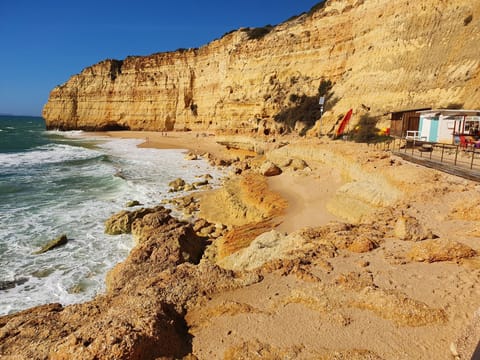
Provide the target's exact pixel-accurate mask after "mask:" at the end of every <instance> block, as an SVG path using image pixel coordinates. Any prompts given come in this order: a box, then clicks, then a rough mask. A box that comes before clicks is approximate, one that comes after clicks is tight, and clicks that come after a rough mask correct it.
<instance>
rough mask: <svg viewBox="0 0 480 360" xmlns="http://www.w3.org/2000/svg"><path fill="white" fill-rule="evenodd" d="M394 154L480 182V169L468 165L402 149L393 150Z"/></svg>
mask: <svg viewBox="0 0 480 360" xmlns="http://www.w3.org/2000/svg"><path fill="white" fill-rule="evenodd" d="M393 154H395V155H397V156H400V157H401V158H402V159H405V160H407V161H410V162H413V163H415V164H419V165H422V166H426V167H429V168H432V169H435V170H439V171H443V172H446V173H448V174H451V175H455V176H460V177H462V178H465V179H468V180H473V181H477V182H480V171H478V170H475V169H470V168H469V167H468V166H461V165H452V164H450V163H446V162H440V161H438V160H433V159H429V158H428V157H420V156H417V155H412V154H411V153H405V152H402V151H393Z"/></svg>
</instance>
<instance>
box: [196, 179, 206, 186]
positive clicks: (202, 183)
mask: <svg viewBox="0 0 480 360" xmlns="http://www.w3.org/2000/svg"><path fill="white" fill-rule="evenodd" d="M192 185H193V186H195V187H199V186H205V185H208V180H207V179H205V180H201V181H196V182H194V183H193V184H192Z"/></svg>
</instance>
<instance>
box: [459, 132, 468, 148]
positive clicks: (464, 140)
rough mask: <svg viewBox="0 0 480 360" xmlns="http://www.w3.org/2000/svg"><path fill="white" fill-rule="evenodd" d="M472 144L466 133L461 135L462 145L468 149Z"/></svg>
mask: <svg viewBox="0 0 480 360" xmlns="http://www.w3.org/2000/svg"><path fill="white" fill-rule="evenodd" d="M469 146H470V140H468V139H467V138H466V137H465V136H464V135H460V147H461V148H464V149H467V148H468V147H469Z"/></svg>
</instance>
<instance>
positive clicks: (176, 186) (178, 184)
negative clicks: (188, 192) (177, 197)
mask: <svg viewBox="0 0 480 360" xmlns="http://www.w3.org/2000/svg"><path fill="white" fill-rule="evenodd" d="M168 186H170V189H171V190H172V191H174V192H176V191H182V190H183V188H184V186H185V180H183V179H181V178H177V179H175V180H173V181H170V182H169V183H168Z"/></svg>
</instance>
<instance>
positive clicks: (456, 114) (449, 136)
mask: <svg viewBox="0 0 480 360" xmlns="http://www.w3.org/2000/svg"><path fill="white" fill-rule="evenodd" d="M418 114H419V115H420V119H419V124H418V133H417V134H415V136H416V138H418V139H419V140H423V141H428V142H438V143H445V144H458V143H459V142H460V138H461V137H464V136H475V137H478V136H480V133H479V128H480V110H453V109H431V110H423V111H418Z"/></svg>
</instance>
